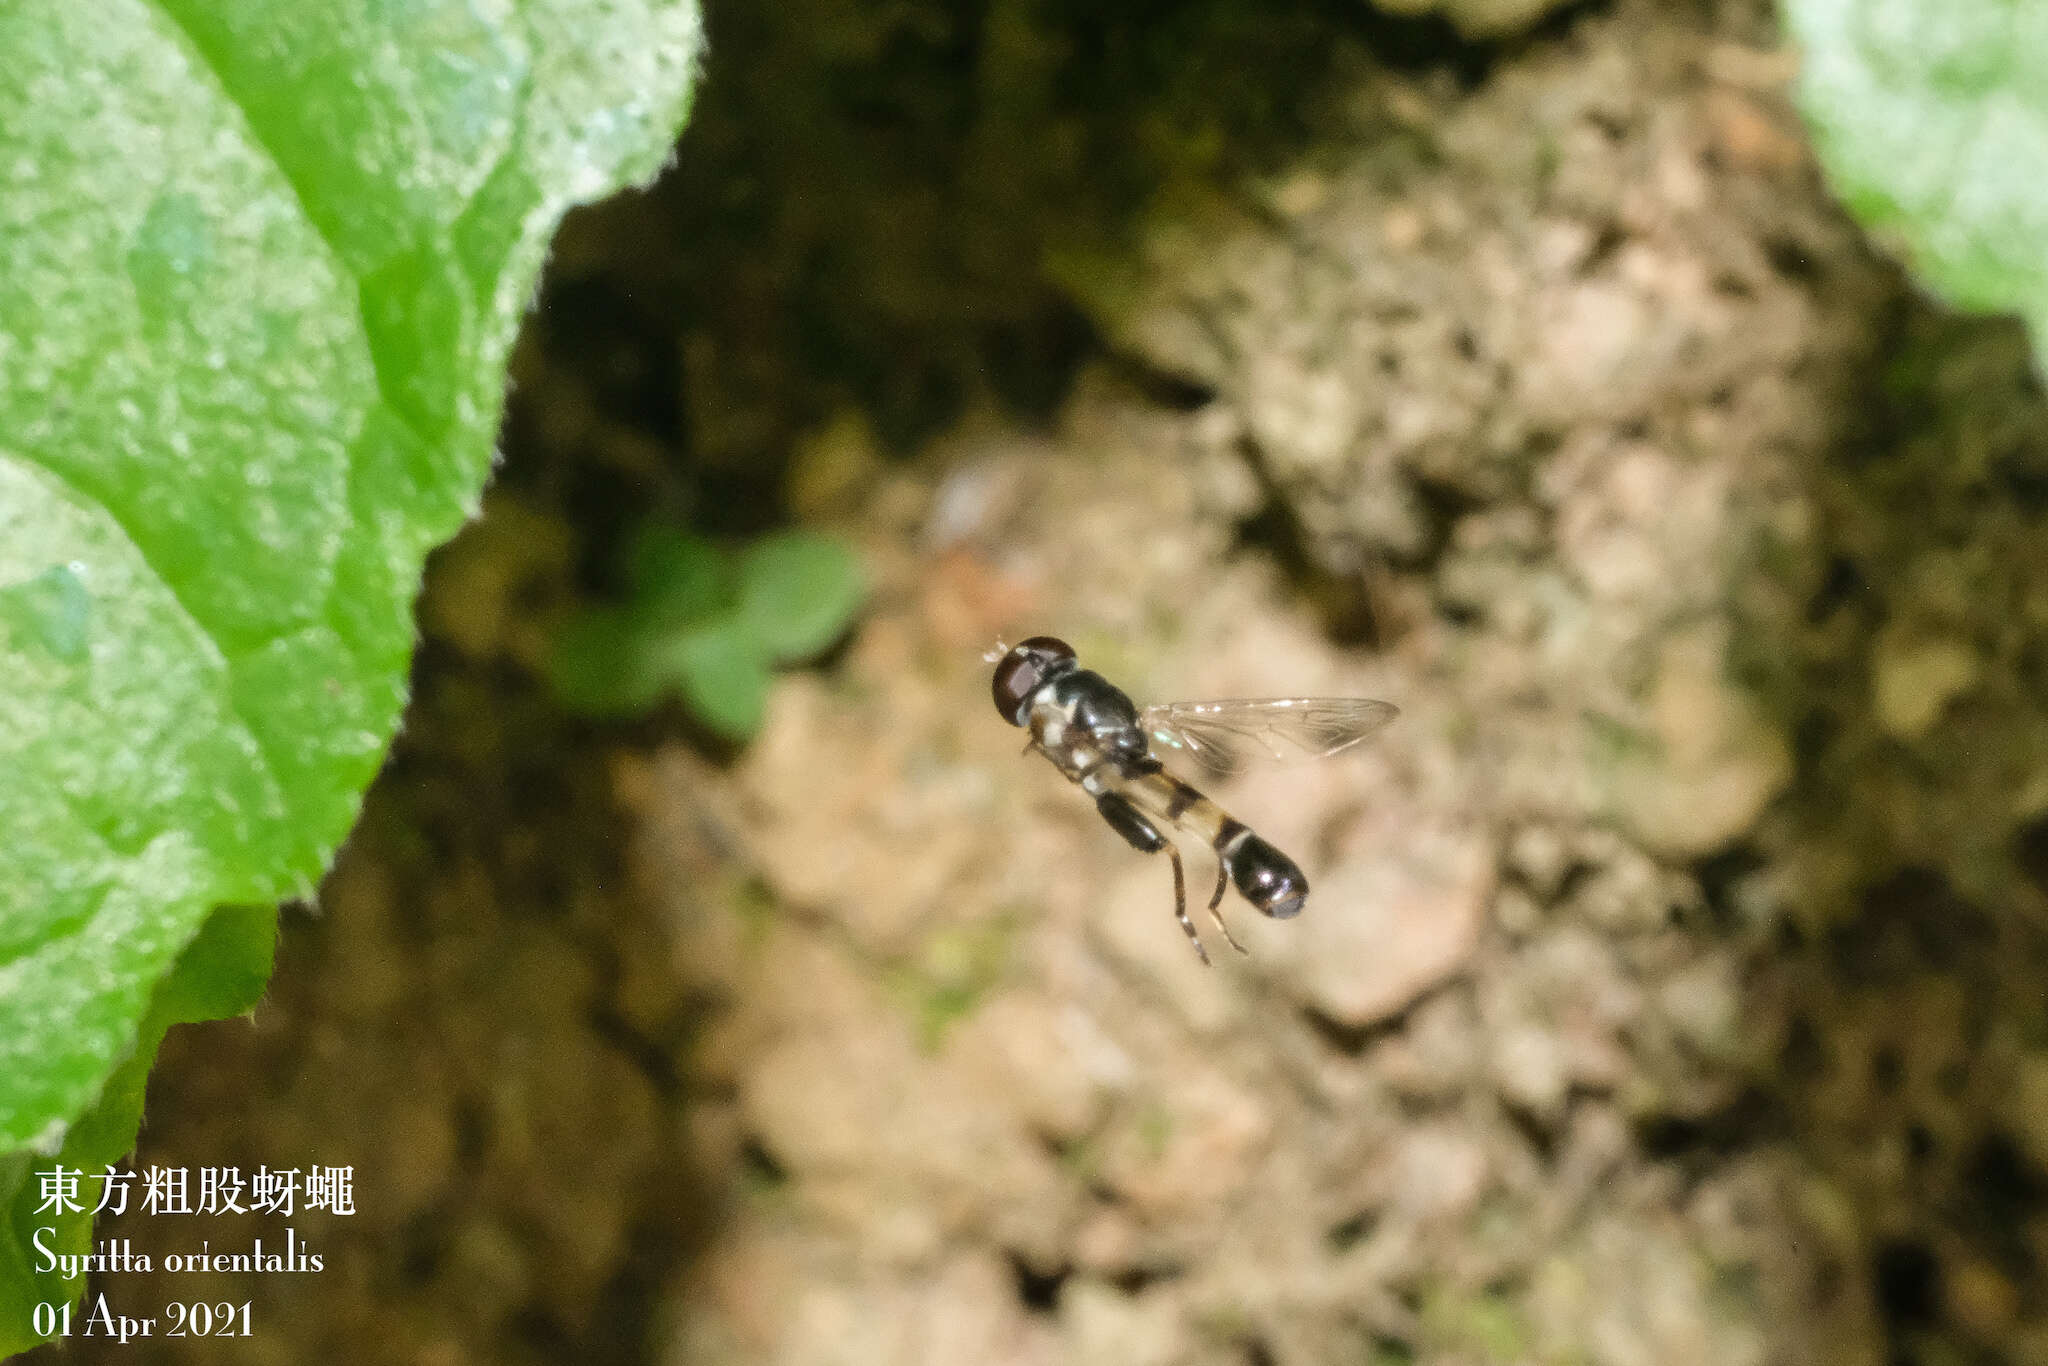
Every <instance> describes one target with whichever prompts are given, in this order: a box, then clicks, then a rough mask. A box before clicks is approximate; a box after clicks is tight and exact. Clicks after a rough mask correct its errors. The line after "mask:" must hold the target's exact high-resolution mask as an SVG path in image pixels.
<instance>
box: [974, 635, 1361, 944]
mask: <svg viewBox="0 0 2048 1366" xmlns="http://www.w3.org/2000/svg"><path fill="white" fill-rule="evenodd" d="M996 648H997V649H998V650H1001V649H1002V648H1003V647H1002V646H1001V645H1000V644H998V645H997V647H996ZM988 658H989V659H990V660H991V661H993V662H995V666H996V672H995V679H994V684H993V689H994V693H995V701H996V710H997V711H998V712H1000V713H1002V717H1003V719H1004V720H1005V721H1008V722H1009V723H1010V724H1011V725H1013V726H1024V727H1028V728H1029V729H1030V731H1031V744H1030V746H1029V747H1028V748H1029V749H1035V750H1037V751H1038V752H1039V753H1040V754H1043V755H1044V756H1045V757H1046V758H1048V759H1050V760H1051V761H1052V763H1053V766H1054V767H1055V768H1057V769H1059V771H1060V772H1062V773H1064V774H1066V775H1067V777H1068V778H1070V779H1071V780H1073V781H1074V782H1076V783H1078V784H1080V786H1081V790H1082V791H1084V792H1086V793H1087V794H1088V795H1089V796H1091V797H1093V798H1094V799H1095V809H1096V810H1097V811H1100V812H1101V813H1102V819H1104V820H1105V821H1108V822H1109V827H1110V829H1112V830H1114V831H1116V832H1117V833H1118V834H1119V835H1122V836H1123V837H1124V838H1125V839H1126V840H1128V841H1130V843H1131V846H1132V847H1133V848H1135V849H1137V850H1139V851H1140V852H1141V853H1147V854H1156V853H1158V852H1160V851H1161V850H1164V851H1165V852H1166V856H1167V858H1168V859H1169V860H1171V861H1172V863H1173V909H1174V914H1175V915H1177V916H1178V917H1179V918H1180V927H1181V928H1182V929H1183V930H1186V931H1187V935H1188V941H1189V942H1190V943H1192V944H1193V945H1194V946H1195V954H1196V956H1198V957H1199V958H1200V959H1201V960H1202V961H1203V962H1204V963H1207V962H1208V961H1209V951H1208V950H1207V949H1205V948H1203V947H1202V940H1201V937H1200V936H1199V935H1197V934H1196V933H1195V923H1194V921H1192V920H1190V919H1188V893H1187V875H1186V874H1185V873H1184V872H1183V871H1182V869H1181V861H1180V850H1179V849H1178V848H1177V847H1175V845H1174V843H1173V841H1172V840H1170V839H1168V838H1167V836H1166V834H1165V829H1166V827H1173V828H1176V829H1178V830H1180V831H1182V832H1184V833H1186V834H1190V835H1197V836H1199V837H1201V838H1202V839H1204V840H1207V841H1208V842H1209V845H1210V847H1211V848H1213V849H1214V850H1215V851H1216V890H1215V892H1214V893H1212V894H1211V895H1210V897H1209V918H1210V919H1211V920H1214V921H1215V922H1216V928H1217V929H1219V930H1221V931H1222V932H1223V938H1224V939H1225V940H1226V941H1227V942H1228V943H1229V945H1230V947H1232V948H1234V949H1236V950H1237V951H1238V952H1239V953H1243V952H1244V951H1245V948H1244V945H1242V944H1240V943H1238V942H1237V940H1236V939H1235V938H1234V937H1233V936H1232V935H1231V933H1230V927H1229V926H1228V925H1226V924H1225V923H1224V922H1223V915H1222V912H1221V911H1219V910H1218V909H1217V908H1218V907H1219V906H1221V905H1222V904H1223V892H1224V889H1225V888H1226V887H1227V886H1229V885H1231V884H1233V883H1234V884H1235V885H1236V887H1237V890H1238V894H1239V895H1241V896H1243V897H1244V899H1245V900H1246V901H1249V902H1251V904H1252V905H1254V906H1256V907H1258V909H1259V910H1261V911H1263V912H1264V913H1265V914H1267V915H1269V916H1272V917H1273V918H1274V919H1276V920H1285V919H1288V918H1289V917H1290V916H1295V915H1299V914H1300V913H1301V908H1302V903H1303V902H1305V901H1306V900H1307V899H1308V879H1307V878H1305V877H1303V876H1302V873H1301V869H1300V868H1298V867H1296V866H1295V863H1294V860H1292V859H1290V858H1288V857H1287V855H1285V854H1283V853H1281V852H1280V851H1279V850H1278V849H1275V848H1274V847H1273V846H1272V845H1271V844H1268V843H1267V842H1266V841H1265V840H1263V839H1260V838H1259V837H1258V836H1257V835H1255V834H1253V833H1252V831H1251V828H1250V827H1249V826H1247V825H1245V824H1244V823H1243V822H1242V821H1239V820H1237V819H1235V818H1234V817H1232V816H1231V815H1230V813H1229V812H1227V811H1225V810H1223V808H1221V807H1219V806H1218V805H1216V803H1214V802H1212V801H1210V800H1209V799H1208V798H1207V797H1205V796H1203V795H1202V794H1201V793H1200V792H1198V791H1196V790H1195V789H1194V788H1193V787H1190V786H1189V785H1188V784H1186V783H1184V782H1182V781H1181V780H1180V779H1178V778H1176V777H1174V776H1173V775H1172V774H1171V773H1168V772H1167V771H1166V768H1165V766H1164V765H1163V764H1161V763H1160V762H1159V760H1158V759H1157V758H1155V757H1153V754H1152V746H1153V744H1154V743H1155V742H1157V743H1158V744H1160V745H1162V746H1165V747H1168V748H1171V749H1177V750H1184V751H1186V752H1187V753H1189V754H1191V755H1193V756H1194V757H1195V758H1196V759H1197V760H1199V761H1201V762H1202V763H1203V764H1205V765H1206V766H1207V767H1209V768H1210V769H1212V770H1214V771H1216V772H1218V773H1230V772H1234V771H1235V770H1236V769H1238V768H1239V767H1240V766H1241V765H1242V764H1243V762H1244V760H1245V758H1246V757H1247V756H1250V755H1252V754H1253V753H1254V751H1259V752H1263V753H1264V754H1265V755H1269V756H1271V757H1273V758H1276V759H1285V758H1290V757H1291V758H1311V759H1312V758H1321V757H1323V756H1324V755H1328V754H1335V753H1336V752H1337V751H1339V750H1341V749H1348V748H1350V747H1351V746H1352V745H1355V744H1357V743H1358V742H1359V741H1360V740H1363V739H1364V738H1365V737H1366V736H1368V735H1371V734H1372V733H1373V732H1374V731H1376V730H1378V729H1379V728H1380V727H1381V726H1384V725H1386V724H1387V722H1389V721H1391V720H1393V719H1394V717H1395V716H1396V715H1397V714H1398V713H1397V710H1396V708H1395V707H1394V706H1393V705H1392V704H1390V703H1387V702H1375V701H1373V700H1371V699H1369V698H1364V697H1261V698H1250V697H1246V698H1234V699H1231V700H1229V701H1222V702H1166V703H1162V704H1160V705H1158V706H1153V707H1143V708H1140V707H1138V706H1137V705H1135V704H1134V703H1133V702H1132V701H1131V699H1130V698H1128V697H1126V696H1125V695H1124V694H1123V692H1122V691H1121V690H1120V689H1118V688H1117V687H1116V686H1115V685H1114V684H1112V683H1111V682H1110V681H1109V680H1108V679H1106V678H1104V677H1103V676H1102V675H1101V674H1098V673H1092V672H1090V671H1089V670H1087V669H1083V668H1081V667H1080V666H1079V665H1078V664H1077V663H1076V662H1075V660H1074V649H1073V647H1072V646H1070V645H1068V644H1067V643H1066V642H1065V641H1063V640H1055V639H1054V638H1053V637H1051V636H1034V637H1032V638H1031V639H1030V640H1027V641H1025V642H1023V643H1022V644H1020V645H1016V646H1013V647H1011V648H1010V649H1008V650H1006V651H1004V653H1003V654H1002V655H1001V656H1000V657H998V656H997V655H996V654H994V653H991V654H990V655H989V656H988Z"/></svg>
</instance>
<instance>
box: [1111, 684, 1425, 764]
mask: <svg viewBox="0 0 2048 1366" xmlns="http://www.w3.org/2000/svg"><path fill="white" fill-rule="evenodd" d="M1398 715H1400V708H1398V707H1396V706H1394V704H1393V703H1391V702H1377V701H1374V700H1373V699H1372V698H1369V697H1236V698H1230V699H1227V700H1223V701H1216V702H1162V703H1160V704H1159V705H1158V706H1155V707H1145V708H1143V709H1142V710H1140V711H1139V713H1138V724H1139V725H1140V726H1141V727H1143V728H1144V731H1145V733H1146V734H1147V735H1148V736H1150V737H1151V738H1152V740H1153V741H1154V742H1155V743H1156V744H1158V745H1160V746H1162V747H1163V748H1165V749H1169V750H1180V751H1182V752H1183V753H1186V754H1188V755H1191V756H1192V757H1193V758H1194V759H1196V760H1197V761H1198V762H1200V763H1201V764H1202V765H1203V766H1204V767H1206V768H1208V769H1209V770H1210V771H1212V772H1215V773H1235V772H1237V771H1239V770H1240V769H1242V768H1243V767H1244V766H1245V764H1246V763H1247V762H1256V761H1258V760H1261V759H1272V760H1275V761H1278V762H1281V763H1286V762H1289V761H1293V760H1302V759H1320V758H1323V757H1324V756H1325V755H1330V754H1335V753H1336V752H1337V751H1339V750H1342V749H1349V748H1350V747H1351V746H1353V745H1355V744H1357V743H1358V742H1359V741H1360V740H1363V739H1364V738H1365V737H1366V736H1368V735H1371V734H1372V733H1373V732H1374V731H1376V730H1378V729H1379V728H1380V727H1381V726H1384V725H1386V724H1387V722H1389V721H1391V720H1393V719H1394V718H1395V717H1396V716H1398Z"/></svg>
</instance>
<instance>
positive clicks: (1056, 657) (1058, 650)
mask: <svg viewBox="0 0 2048 1366" xmlns="http://www.w3.org/2000/svg"><path fill="white" fill-rule="evenodd" d="M1073 663H1074V648H1073V646H1071V645H1069V644H1067V643H1066V642H1065V641H1064V640H1055V639H1054V638H1053V637H1051V636H1033V637H1031V639H1029V640H1027V641H1025V642H1023V643H1022V644H1020V645H1017V646H1015V647H1014V648H1012V649H1011V651H1010V652H1009V653H1008V654H1006V655H1004V656H1003V659H1002V662H1001V663H1000V664H997V665H996V673H995V678H994V679H993V680H992V686H991V691H992V692H993V694H994V696H995V702H996V710H997V711H998V712H999V713H1001V714H1002V718H1003V719H1004V720H1005V721H1008V722H1009V723H1010V724H1011V725H1013V726H1021V725H1023V724H1024V721H1025V717H1026V714H1027V712H1028V711H1029V709H1030V705H1031V696H1032V694H1033V693H1036V692H1037V691H1038V689H1039V688H1040V686H1042V685H1043V684H1044V682H1045V680H1046V679H1048V678H1051V677H1052V676H1053V675H1055V674H1058V673H1062V672H1064V671H1066V670H1067V669H1069V668H1072V667H1073Z"/></svg>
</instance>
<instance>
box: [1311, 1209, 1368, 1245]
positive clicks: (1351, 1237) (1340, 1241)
mask: <svg viewBox="0 0 2048 1366" xmlns="http://www.w3.org/2000/svg"><path fill="white" fill-rule="evenodd" d="M1378 1223H1379V1216H1378V1214H1376V1213H1375V1212H1374V1211H1372V1210H1360V1211H1359V1212H1358V1213H1356V1214H1354V1215H1352V1216H1351V1217H1350V1218H1349V1219H1344V1220H1341V1221H1339V1222H1337V1223H1335V1224H1332V1225H1330V1227H1329V1229H1328V1230H1327V1231H1326V1232H1325V1233H1324V1234H1323V1241H1325V1242H1326V1243H1328V1244H1329V1245H1330V1251H1332V1252H1340V1253H1341V1252H1349V1251H1350V1250H1351V1249H1352V1248H1354V1247H1357V1246H1358V1245H1359V1244H1360V1243H1362V1242H1364V1241H1365V1240H1366V1239H1367V1238H1369V1237H1371V1236H1372V1231H1373V1228H1374V1227H1375V1226H1376V1225H1377V1224H1378Z"/></svg>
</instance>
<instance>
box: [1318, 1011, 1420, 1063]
mask: <svg viewBox="0 0 2048 1366" xmlns="http://www.w3.org/2000/svg"><path fill="white" fill-rule="evenodd" d="M1301 1018H1302V1020H1303V1021H1304V1022H1305V1023H1306V1024H1307V1025H1308V1027H1309V1029H1310V1030H1311V1031H1312V1032H1313V1033H1314V1034H1315V1036H1316V1037H1317V1038H1318V1039H1320V1040H1322V1042H1323V1043H1324V1044H1325V1045H1326V1046H1328V1047H1329V1048H1331V1049H1334V1050H1335V1051H1336V1052H1339V1053H1342V1054H1343V1055H1344V1056H1345V1057H1348V1058H1356V1057H1359V1056H1361V1055H1362V1054H1363V1053H1364V1052H1365V1050H1366V1049H1368V1048H1370V1047H1371V1046H1372V1045H1373V1044H1374V1043H1377V1042H1378V1041H1379V1040H1381V1039H1385V1038H1389V1037H1391V1036H1393V1035H1395V1034H1398V1033H1400V1032H1401V1030H1402V1028H1403V1025H1404V1022H1405V1020H1406V1015H1405V1014H1404V1015H1397V1016H1395V1017H1394V1018H1392V1019H1389V1020H1375V1021H1373V1022H1372V1023H1371V1024H1363V1025H1348V1024H1345V1023H1343V1022H1342V1021H1341V1020H1333V1019H1331V1018H1330V1017H1329V1016H1327V1015H1325V1014H1323V1012H1321V1011H1320V1010H1317V1009H1316V1008H1315V1007H1313V1006H1304V1007H1302V1009H1301Z"/></svg>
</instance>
